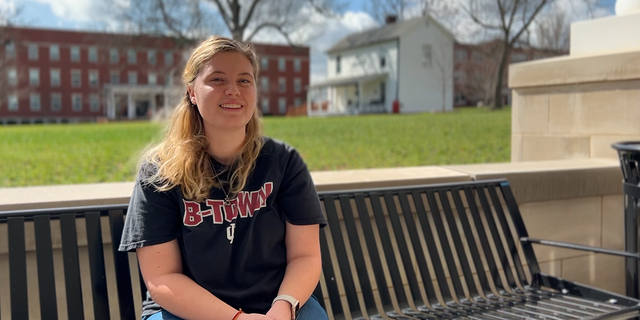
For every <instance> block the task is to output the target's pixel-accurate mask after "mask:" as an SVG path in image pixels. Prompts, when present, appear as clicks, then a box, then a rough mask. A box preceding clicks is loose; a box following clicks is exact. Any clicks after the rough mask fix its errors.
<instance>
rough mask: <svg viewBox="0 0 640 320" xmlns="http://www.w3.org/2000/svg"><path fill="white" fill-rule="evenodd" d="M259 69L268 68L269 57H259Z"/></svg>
mask: <svg viewBox="0 0 640 320" xmlns="http://www.w3.org/2000/svg"><path fill="white" fill-rule="evenodd" d="M260 69H262V70H269V57H262V58H260Z"/></svg>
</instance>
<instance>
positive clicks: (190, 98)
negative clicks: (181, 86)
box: [187, 87, 198, 106]
mask: <svg viewBox="0 0 640 320" xmlns="http://www.w3.org/2000/svg"><path fill="white" fill-rule="evenodd" d="M187 93H189V100H191V103H192V104H193V105H195V106H197V105H198V101H196V95H195V94H194V93H193V87H187Z"/></svg>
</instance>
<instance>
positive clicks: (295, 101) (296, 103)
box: [293, 98, 302, 107]
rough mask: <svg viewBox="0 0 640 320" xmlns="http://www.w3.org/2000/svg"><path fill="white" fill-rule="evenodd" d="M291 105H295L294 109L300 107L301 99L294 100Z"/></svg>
mask: <svg viewBox="0 0 640 320" xmlns="http://www.w3.org/2000/svg"><path fill="white" fill-rule="evenodd" d="M293 105H295V106H296V107H299V106H300V105H302V99H300V98H295V99H294V100H293Z"/></svg>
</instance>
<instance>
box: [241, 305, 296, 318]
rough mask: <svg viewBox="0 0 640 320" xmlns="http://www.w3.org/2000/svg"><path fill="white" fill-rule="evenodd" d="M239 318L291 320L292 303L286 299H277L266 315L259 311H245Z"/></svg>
mask: <svg viewBox="0 0 640 320" xmlns="http://www.w3.org/2000/svg"><path fill="white" fill-rule="evenodd" d="M237 320H291V304H289V302H287V301H284V300H278V301H276V302H275V303H274V304H273V305H272V306H271V309H269V312H267V314H266V315H264V314H259V313H243V314H240V316H238V318H237Z"/></svg>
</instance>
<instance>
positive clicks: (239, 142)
mask: <svg viewBox="0 0 640 320" xmlns="http://www.w3.org/2000/svg"><path fill="white" fill-rule="evenodd" d="M205 134H206V136H207V139H209V147H208V148H207V152H208V153H209V155H211V156H212V157H213V158H214V159H216V160H217V161H218V162H220V163H222V164H224V165H230V164H232V163H233V161H234V160H235V159H236V157H237V156H238V155H239V154H240V153H241V152H242V146H243V145H244V141H245V139H246V134H245V131H244V130H241V131H233V132H229V131H222V132H220V131H216V132H206V133H205Z"/></svg>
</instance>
